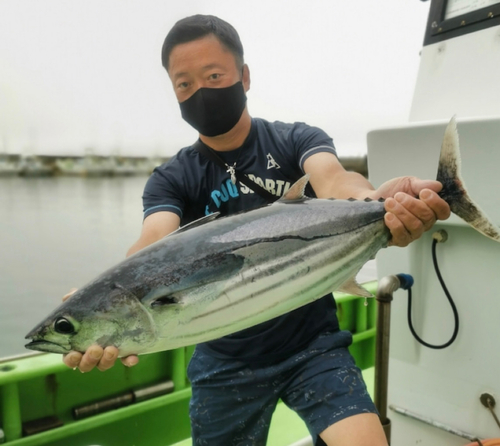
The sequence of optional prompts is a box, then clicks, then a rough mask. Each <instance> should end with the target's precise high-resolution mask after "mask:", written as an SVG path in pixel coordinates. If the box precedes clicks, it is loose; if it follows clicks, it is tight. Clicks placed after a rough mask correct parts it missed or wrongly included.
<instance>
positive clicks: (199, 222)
mask: <svg viewBox="0 0 500 446" xmlns="http://www.w3.org/2000/svg"><path fill="white" fill-rule="evenodd" d="M219 215H220V212H214V213H213V214H210V215H205V216H204V217H201V218H199V219H198V220H195V221H192V222H191V223H188V224H187V225H184V226H182V227H181V228H179V229H177V231H174V232H172V233H171V234H169V235H173V234H179V233H180V232H184V231H187V230H188V229H193V228H196V227H197V226H201V225H204V224H205V223H208V222H210V221H212V220H215V219H216V218H217V217H218V216H219Z"/></svg>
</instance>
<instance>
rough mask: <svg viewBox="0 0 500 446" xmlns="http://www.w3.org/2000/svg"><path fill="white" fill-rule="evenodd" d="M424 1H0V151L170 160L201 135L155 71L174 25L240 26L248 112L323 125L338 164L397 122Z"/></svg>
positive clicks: (404, 110) (413, 69)
mask: <svg viewBox="0 0 500 446" xmlns="http://www.w3.org/2000/svg"><path fill="white" fill-rule="evenodd" d="M428 9H429V2H425V3H423V2H421V1H419V0H380V1H373V0H358V1H352V0H351V1H346V0H344V1H340V0H307V1H306V0H301V1H297V0H252V1H247V2H237V1H235V0H204V1H202V0H184V1H182V2H174V1H170V0H86V1H78V2H77V1H76V0H2V1H1V2H0V153H1V152H8V153H23V154H76V155H82V154H84V152H85V150H86V149H91V150H92V151H94V152H95V153H100V154H110V153H117V152H119V153H121V154H124V155H159V154H160V155H172V154H174V153H175V152H177V150H179V149H180V148H181V147H184V146H186V145H189V144H190V143H192V142H193V141H194V140H195V139H196V137H197V134H196V132H195V131H194V130H193V129H192V128H191V127H189V125H188V124H186V123H185V122H184V121H183V120H182V119H181V118H180V113H179V107H178V104H177V102H176V100H175V97H174V94H173V91H172V89H171V85H170V82H169V79H168V77H167V75H166V73H165V72H164V70H163V68H162V66H161V63H160V50H161V46H162V43H163V39H164V37H165V35H166V34H167V32H168V30H169V29H170V28H171V26H172V25H173V24H174V23H175V22H176V21H177V20H179V19H180V18H183V17H185V16H187V15H192V14H196V13H203V14H214V15H217V16H219V17H221V18H223V19H225V20H227V21H228V22H230V23H231V24H232V25H233V26H235V28H236V29H237V30H238V32H239V34H240V37H241V39H242V42H243V45H244V48H245V60H246V62H247V63H248V65H249V67H250V73H251V81H252V84H251V89H250V91H249V93H248V107H249V110H250V114H251V115H252V116H258V117H262V118H266V119H268V120H280V121H285V122H290V121H304V122H307V123H308V124H311V125H315V126H318V127H321V128H323V129H324V130H325V131H326V132H328V133H329V134H330V135H331V136H332V137H333V139H334V141H335V144H336V146H337V149H338V151H339V154H340V155H344V156H348V155H359V154H364V153H365V152H366V133H367V131H369V130H371V129H374V128H380V127H386V126H392V125H399V124H404V123H405V122H407V121H408V115H409V110H410V105H411V99H412V95H413V89H414V85H415V81H416V76H417V70H418V64H419V52H420V50H421V47H422V41H423V36H424V28H425V24H426V20H427V13H428Z"/></svg>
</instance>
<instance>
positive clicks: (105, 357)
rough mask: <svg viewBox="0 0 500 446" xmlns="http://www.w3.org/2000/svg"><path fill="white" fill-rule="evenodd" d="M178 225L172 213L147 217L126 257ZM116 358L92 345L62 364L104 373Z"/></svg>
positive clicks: (132, 359)
mask: <svg viewBox="0 0 500 446" xmlns="http://www.w3.org/2000/svg"><path fill="white" fill-rule="evenodd" d="M179 225H180V218H179V216H178V215H177V214H174V213H173V212H156V213H155V214H151V215H149V216H148V217H146V218H145V220H144V223H143V225H142V231H141V235H140V237H139V240H137V242H135V243H134V244H133V245H132V247H131V248H130V249H129V250H128V252H127V257H128V256H130V255H132V254H135V253H136V252H137V251H140V250H141V249H143V248H145V247H146V246H149V245H151V244H152V243H154V242H156V241H158V240H160V239H162V238H163V237H165V236H166V235H168V234H170V233H171V232H173V231H175V230H176V229H177V228H178V227H179ZM74 291H76V290H74ZM74 291H73V292H74ZM71 294H72V293H69V294H67V295H66V296H64V298H63V299H67V298H69V297H70V296H71ZM117 358H118V349H117V348H116V347H113V346H109V347H106V348H104V349H103V348H102V347H100V346H99V345H93V346H91V347H89V348H88V349H87V351H86V352H85V353H83V354H82V353H80V352H76V351H72V352H70V353H68V354H67V355H65V356H64V358H63V362H64V364H66V365H67V366H68V367H71V368H73V369H74V368H76V367H78V368H79V369H80V371H81V372H90V371H91V370H92V369H93V368H94V367H97V368H98V369H99V370H101V371H104V370H107V369H109V368H111V367H113V365H114V364H115V361H116V360H117ZM121 361H122V363H123V364H124V365H126V366H127V367H131V366H133V365H136V364H137V363H138V362H139V358H138V357H137V356H135V355H131V356H127V357H125V358H121Z"/></svg>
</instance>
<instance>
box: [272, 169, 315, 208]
mask: <svg viewBox="0 0 500 446" xmlns="http://www.w3.org/2000/svg"><path fill="white" fill-rule="evenodd" d="M307 183H309V174H305V175H304V176H303V177H302V178H300V179H299V180H297V181H296V182H295V183H293V185H292V187H291V188H290V189H288V190H287V192H286V194H285V195H283V196H282V197H281V198H280V199H279V200H278V201H281V202H283V201H284V202H286V201H301V200H303V199H304V198H305V196H304V191H305V189H306V186H307Z"/></svg>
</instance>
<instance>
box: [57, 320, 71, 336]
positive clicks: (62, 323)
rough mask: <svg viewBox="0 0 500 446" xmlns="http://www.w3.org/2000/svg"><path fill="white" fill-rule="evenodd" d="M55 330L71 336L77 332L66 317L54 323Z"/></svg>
mask: <svg viewBox="0 0 500 446" xmlns="http://www.w3.org/2000/svg"><path fill="white" fill-rule="evenodd" d="M54 329H55V330H56V331H57V332H58V333H61V334H71V333H74V331H75V327H74V326H73V324H72V323H71V322H70V321H68V319H66V318H64V317H60V318H57V319H56V321H55V322H54Z"/></svg>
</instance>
